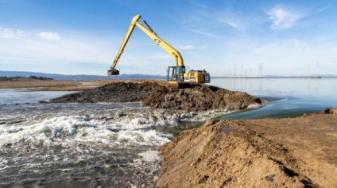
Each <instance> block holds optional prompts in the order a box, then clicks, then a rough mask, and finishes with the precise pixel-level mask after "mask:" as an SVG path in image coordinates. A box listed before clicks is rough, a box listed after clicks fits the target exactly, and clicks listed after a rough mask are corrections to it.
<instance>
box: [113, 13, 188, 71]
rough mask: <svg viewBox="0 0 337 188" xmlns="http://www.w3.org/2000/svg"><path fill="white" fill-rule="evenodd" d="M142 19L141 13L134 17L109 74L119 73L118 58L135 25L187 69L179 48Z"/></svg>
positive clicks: (178, 65) (179, 65) (178, 64)
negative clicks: (162, 37) (141, 20)
mask: <svg viewBox="0 0 337 188" xmlns="http://www.w3.org/2000/svg"><path fill="white" fill-rule="evenodd" d="M140 19H141V16H140V15H136V16H134V17H133V18H132V20H131V24H130V26H129V28H128V30H127V32H126V34H125V36H124V39H123V41H122V44H121V46H120V48H119V50H118V52H117V55H116V57H115V59H114V61H113V63H112V66H111V68H110V70H108V75H109V76H110V75H118V74H119V71H118V70H117V69H115V67H116V65H117V63H118V60H119V59H120V57H121V55H122V53H123V51H124V49H125V47H126V44H127V43H128V41H129V39H130V37H131V34H132V32H133V31H134V29H135V27H138V28H139V29H140V30H141V31H143V32H144V33H145V34H146V35H147V36H148V37H149V38H151V39H152V41H153V42H155V43H156V44H157V45H158V46H160V47H161V48H162V49H163V50H164V51H165V52H166V53H168V54H169V55H170V56H172V57H173V58H174V59H175V61H176V66H177V67H181V68H182V69H183V70H184V69H185V66H184V60H183V58H182V56H181V54H180V52H179V51H178V50H176V49H175V48H174V47H172V46H171V45H170V44H169V43H167V42H166V41H164V40H163V39H161V38H160V37H159V36H158V35H157V34H156V33H155V32H154V31H153V30H152V29H151V27H150V26H149V25H148V24H147V23H146V21H145V20H143V23H144V24H143V23H141V22H139V20H140Z"/></svg>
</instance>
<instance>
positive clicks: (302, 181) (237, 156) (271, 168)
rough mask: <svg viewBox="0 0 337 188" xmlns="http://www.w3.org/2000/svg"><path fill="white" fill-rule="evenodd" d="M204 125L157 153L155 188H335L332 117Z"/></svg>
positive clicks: (336, 134) (336, 125) (336, 123)
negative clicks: (159, 164) (158, 169)
mask: <svg viewBox="0 0 337 188" xmlns="http://www.w3.org/2000/svg"><path fill="white" fill-rule="evenodd" d="M326 113H329V114H324V113H320V114H312V115H305V116H302V117H297V118H283V119H260V120H243V121H239V120H233V121H229V120H220V121H208V122H206V123H205V124H204V125H203V126H202V127H200V128H196V129H192V130H188V131H185V132H182V133H181V134H180V136H178V137H176V138H174V139H173V140H172V142H170V143H168V144H166V145H164V146H162V148H161V159H162V161H161V169H160V178H159V180H158V181H157V186H158V187H337V115H336V114H334V113H331V111H326Z"/></svg>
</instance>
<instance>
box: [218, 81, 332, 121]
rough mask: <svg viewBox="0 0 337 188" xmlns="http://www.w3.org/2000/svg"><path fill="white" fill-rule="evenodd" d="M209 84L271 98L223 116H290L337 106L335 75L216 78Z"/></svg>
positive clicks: (246, 117)
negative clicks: (244, 110)
mask: <svg viewBox="0 0 337 188" xmlns="http://www.w3.org/2000/svg"><path fill="white" fill-rule="evenodd" d="M212 84H213V85H216V86H219V87H223V88H226V89H230V90H237V91H245V92H248V93H250V94H252V95H255V96H258V97H264V98H267V99H271V100H272V102H271V103H269V104H267V105H265V106H263V107H262V108H259V109H254V110H249V111H246V112H239V113H233V114H228V115H225V116H223V118H225V119H250V118H264V117H293V116H298V115H302V114H304V113H311V112H319V111H322V110H324V109H326V108H328V107H337V95H336V91H337V89H336V88H337V79H291V78H287V79H279V78H277V79H243V78H235V79H224V78H219V79H213V80H212Z"/></svg>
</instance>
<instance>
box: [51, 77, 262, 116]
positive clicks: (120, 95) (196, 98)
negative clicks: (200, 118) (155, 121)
mask: <svg viewBox="0 0 337 188" xmlns="http://www.w3.org/2000/svg"><path fill="white" fill-rule="evenodd" d="M135 101H142V102H143V104H144V105H145V106H150V107H154V108H163V109H170V110H185V111H205V110H211V109H225V110H239V109H245V108H247V107H248V106H249V105H253V104H261V103H262V101H261V100H260V99H258V98H255V97H253V96H251V95H249V94H247V93H244V92H239V91H229V90H226V89H222V88H218V87H214V86H208V85H205V86H197V87H193V88H185V89H178V88H173V87H170V86H168V85H167V84H164V82H155V81H152V82H151V81H121V82H114V83H110V84H107V85H104V86H102V87H98V88H94V89H89V90H85V91H82V92H79V93H74V94H69V95H66V96H63V97H59V98H56V99H53V100H51V101H50V102H52V103H59V102H62V103H63V102H77V103H95V102H135Z"/></svg>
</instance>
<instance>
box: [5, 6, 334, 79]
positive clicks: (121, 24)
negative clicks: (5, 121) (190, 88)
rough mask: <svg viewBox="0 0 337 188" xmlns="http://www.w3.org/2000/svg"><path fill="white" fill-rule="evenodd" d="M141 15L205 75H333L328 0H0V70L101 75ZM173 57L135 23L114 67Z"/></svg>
mask: <svg viewBox="0 0 337 188" xmlns="http://www.w3.org/2000/svg"><path fill="white" fill-rule="evenodd" d="M136 14H141V15H142V16H143V18H144V19H145V20H146V21H147V22H148V23H149V24H150V25H151V26H152V28H153V29H154V30H155V31H156V32H157V33H158V34H159V35H160V36H161V37H162V38H163V39H165V40H166V41H168V42H169V43H170V44H172V45H173V46H175V47H176V48H177V49H178V50H180V51H181V53H182V54H183V57H184V60H185V63H186V66H187V68H191V69H204V68H205V69H207V70H208V71H209V72H210V73H211V74H212V75H215V76H226V75H229V76H239V75H240V76H241V75H245V76H260V75H308V74H337V21H336V20H337V1H333V0H320V1H317V0H315V1H314V0H303V1H290V0H289V1H257V0H256V1H253V0H236V1H234V0H213V1H206V0H170V1H159V0H143V1H134V0H97V1H93V0H71V1H69V0H58V1H55V0H0V70H18V71H39V72H52V73H66V74H99V75H105V74H106V70H107V69H108V68H109V66H110V64H111V62H112V60H113V58H114V56H115V53H116V51H117V49H118V47H119V45H120V42H121V40H122V38H123V36H124V34H125V31H126V29H127V27H128V25H129V22H130V19H131V18H132V17H133V16H134V15H136ZM169 65H174V60H173V59H171V57H170V56H168V55H167V54H166V53H165V52H163V51H162V50H161V49H160V48H158V47H157V46H156V45H155V44H153V43H152V42H151V40H149V39H148V38H147V37H146V36H145V35H144V34H143V33H141V32H140V31H139V30H136V32H135V33H134V35H133V36H132V38H131V40H130V42H129V44H128V46H127V49H126V50H125V53H124V54H123V56H122V58H121V60H120V62H119V66H118V68H119V70H120V71H121V73H125V74H130V73H142V74H160V75H165V73H166V67H167V66H169Z"/></svg>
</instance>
